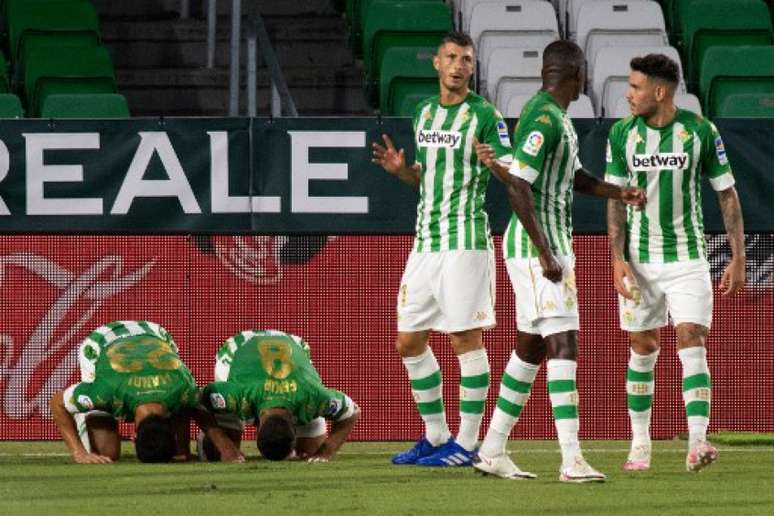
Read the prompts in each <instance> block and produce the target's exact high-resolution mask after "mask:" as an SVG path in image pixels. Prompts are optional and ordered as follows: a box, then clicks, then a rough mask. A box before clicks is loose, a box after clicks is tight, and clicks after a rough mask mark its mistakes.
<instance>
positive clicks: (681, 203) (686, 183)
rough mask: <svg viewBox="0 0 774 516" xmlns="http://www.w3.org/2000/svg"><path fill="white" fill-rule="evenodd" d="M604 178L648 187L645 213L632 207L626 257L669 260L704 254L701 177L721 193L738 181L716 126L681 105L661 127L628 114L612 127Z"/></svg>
mask: <svg viewBox="0 0 774 516" xmlns="http://www.w3.org/2000/svg"><path fill="white" fill-rule="evenodd" d="M606 160H607V172H606V175H605V179H606V180H607V181H609V182H611V183H615V184H617V185H621V186H627V185H631V186H639V187H640V188H644V189H645V190H646V191H647V196H648V202H647V204H646V205H645V209H644V210H643V211H637V210H634V209H632V208H631V207H630V206H629V207H627V223H626V228H627V231H626V245H625V248H624V249H625V252H626V259H627V260H633V261H636V262H639V263H668V262H676V261H684V260H695V259H699V258H705V250H704V246H705V243H704V222H703V214H702V208H701V175H702V174H704V175H706V176H708V177H709V180H710V183H711V184H712V187H713V188H714V189H715V190H716V191H720V190H725V189H726V188H729V187H731V186H733V185H734V176H733V175H732V174H731V167H730V165H729V164H728V157H727V156H726V150H725V147H724V146H723V140H722V139H721V138H720V134H719V133H718V130H717V128H716V127H715V125H714V124H713V123H712V122H710V121H709V120H707V119H705V118H702V117H701V116H699V115H696V114H695V113H692V112H690V111H685V110H682V109H678V110H677V113H676V114H675V118H674V120H673V121H672V122H671V123H670V124H669V125H667V126H666V127H662V128H654V127H650V126H648V125H647V124H646V123H645V120H644V119H643V118H642V117H632V116H630V117H627V118H624V119H622V120H619V121H618V122H616V123H615V125H613V127H612V128H611V129H610V135H609V138H608V148H607V158H606Z"/></svg>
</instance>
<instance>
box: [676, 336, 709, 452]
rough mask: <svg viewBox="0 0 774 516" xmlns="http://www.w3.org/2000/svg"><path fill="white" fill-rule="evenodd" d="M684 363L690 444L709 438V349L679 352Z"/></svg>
mask: <svg viewBox="0 0 774 516" xmlns="http://www.w3.org/2000/svg"><path fill="white" fill-rule="evenodd" d="M677 354H678V356H679V357H680V362H681V363H682V364H683V402H684V403H685V414H686V416H687V417H688V446H689V447H693V446H695V445H696V444H697V443H699V442H701V441H706V440H707V427H708V426H709V415H710V399H711V395H712V390H711V382H710V372H709V368H708V367H707V351H706V350H705V349H704V347H703V346H694V347H690V348H685V349H681V350H680V351H678V352H677Z"/></svg>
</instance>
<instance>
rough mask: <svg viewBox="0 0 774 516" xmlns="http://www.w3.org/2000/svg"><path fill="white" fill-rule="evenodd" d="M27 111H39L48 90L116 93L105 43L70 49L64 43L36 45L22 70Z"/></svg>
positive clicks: (56, 91) (57, 91)
mask: <svg viewBox="0 0 774 516" xmlns="http://www.w3.org/2000/svg"><path fill="white" fill-rule="evenodd" d="M24 92H25V95H26V101H27V113H28V115H29V116H31V117H37V116H39V115H40V110H41V108H42V106H43V102H44V101H45V99H46V97H47V96H48V95H49V94H51V93H115V92H116V83H115V74H114V73H113V63H112V61H111V60H110V55H109V54H108V51H107V49H106V48H105V47H92V48H84V49H81V50H80V51H79V52H72V50H71V49H69V48H66V47H60V48H57V47H53V48H51V47H47V48H41V49H37V50H36V51H35V52H34V53H32V54H31V55H30V60H29V61H28V62H27V67H26V69H25V71H24Z"/></svg>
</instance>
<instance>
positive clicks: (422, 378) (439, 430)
mask: <svg viewBox="0 0 774 516" xmlns="http://www.w3.org/2000/svg"><path fill="white" fill-rule="evenodd" d="M403 365H404V366H405V367H406V371H407V372H408V377H409V380H410V381H411V393H412V394H413V395H414V401H415V402H416V404H417V409H418V410H419V415H420V416H422V420H423V421H424V422H425V437H426V438H427V440H428V441H430V444H432V445H433V446H438V445H441V444H444V443H445V442H446V441H448V440H449V438H450V437H451V432H449V426H448V425H447V423H446V413H445V412H444V408H443V385H442V381H441V368H440V367H439V366H438V361H437V360H436V359H435V355H434V354H433V350H432V349H430V348H429V347H428V348H427V350H426V351H425V352H424V353H422V354H421V355H419V356H416V357H403Z"/></svg>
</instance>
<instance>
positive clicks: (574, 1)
mask: <svg viewBox="0 0 774 516" xmlns="http://www.w3.org/2000/svg"><path fill="white" fill-rule="evenodd" d="M596 1H599V0H565V7H564V10H563V11H559V18H560V19H562V20H563V27H565V32H564V33H565V36H566V38H567V39H575V37H576V32H577V26H578V15H579V14H580V10H581V7H583V6H584V5H586V4H589V3H591V2H596ZM643 1H650V0H617V1H616V5H628V4H630V3H632V2H643Z"/></svg>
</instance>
